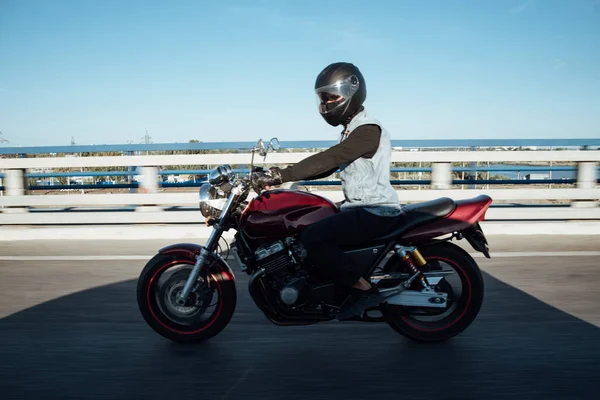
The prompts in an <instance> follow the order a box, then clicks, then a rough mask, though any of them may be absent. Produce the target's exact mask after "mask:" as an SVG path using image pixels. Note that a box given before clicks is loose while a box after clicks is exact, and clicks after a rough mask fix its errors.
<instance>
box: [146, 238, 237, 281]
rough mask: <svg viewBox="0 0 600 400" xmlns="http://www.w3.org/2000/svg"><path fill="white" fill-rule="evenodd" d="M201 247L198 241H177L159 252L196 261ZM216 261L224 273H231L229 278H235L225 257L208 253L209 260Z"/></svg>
mask: <svg viewBox="0 0 600 400" xmlns="http://www.w3.org/2000/svg"><path fill="white" fill-rule="evenodd" d="M201 249H202V246H200V245H198V244H196V243H176V244H172V245H169V246H166V247H163V248H162V249H160V250H159V251H158V253H159V254H163V255H171V256H174V257H178V258H185V259H187V260H193V261H195V260H196V257H197V256H198V255H199V254H200V250H201ZM215 261H216V265H217V266H218V268H219V270H220V272H221V273H222V274H224V275H225V274H226V275H229V279H231V280H235V275H234V274H233V270H232V269H231V267H230V266H229V264H227V262H226V261H225V260H224V259H223V257H221V256H220V255H219V254H216V253H210V254H209V255H208V262H210V263H212V262H215ZM213 268H214V267H213Z"/></svg>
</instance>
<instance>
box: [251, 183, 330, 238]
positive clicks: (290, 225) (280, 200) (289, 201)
mask: <svg viewBox="0 0 600 400" xmlns="http://www.w3.org/2000/svg"><path fill="white" fill-rule="evenodd" d="M337 212H339V210H338V208H337V207H336V205H335V204H334V203H333V202H331V201H330V200H328V199H326V198H324V197H321V196H317V195H315V194H312V193H307V192H300V191H296V190H272V191H267V192H263V193H262V194H261V195H260V196H257V197H256V198H254V199H252V200H251V201H250V203H249V204H248V206H247V207H246V209H245V210H244V211H243V213H242V216H241V219H240V229H241V230H243V231H244V233H245V234H246V235H248V236H249V237H250V238H253V239H268V238H278V237H283V236H289V235H293V234H295V233H298V232H300V231H301V230H302V229H304V228H305V227H307V226H308V225H311V224H314V223H315V222H317V221H320V220H322V219H323V218H326V217H329V216H332V215H334V214H336V213H337Z"/></svg>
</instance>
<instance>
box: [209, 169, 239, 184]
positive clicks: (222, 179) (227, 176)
mask: <svg viewBox="0 0 600 400" xmlns="http://www.w3.org/2000/svg"><path fill="white" fill-rule="evenodd" d="M234 179H235V174H234V173H233V170H232V169H231V167H230V166H229V164H225V165H221V166H218V167H217V168H215V169H214V170H213V171H212V172H211V173H210V175H209V176H208V182H209V183H210V184H211V185H215V186H220V185H222V184H224V183H233V181H234Z"/></svg>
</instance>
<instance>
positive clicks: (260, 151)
mask: <svg viewBox="0 0 600 400" xmlns="http://www.w3.org/2000/svg"><path fill="white" fill-rule="evenodd" d="M256 150H257V151H258V154H260V155H261V156H263V157H264V156H266V155H267V150H266V149H265V144H264V143H263V140H262V139H258V142H256Z"/></svg>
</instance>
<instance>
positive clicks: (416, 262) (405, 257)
mask: <svg viewBox="0 0 600 400" xmlns="http://www.w3.org/2000/svg"><path fill="white" fill-rule="evenodd" d="M396 253H397V254H398V255H399V256H400V259H401V260H402V262H403V263H404V264H405V265H406V266H407V268H408V270H409V271H410V273H411V274H412V276H411V277H410V278H409V279H408V280H407V281H406V282H404V287H405V288H407V289H408V288H409V287H410V285H412V283H413V282H414V280H415V279H417V280H418V281H419V283H420V284H421V287H422V288H423V289H426V288H427V286H428V285H427V282H426V280H425V275H423V274H422V273H421V271H420V270H419V267H422V266H423V265H425V264H427V262H426V261H425V258H423V256H422V255H421V253H420V252H419V250H417V248H416V247H414V248H411V249H410V250H408V251H407V250H405V248H403V247H402V246H396Z"/></svg>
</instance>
